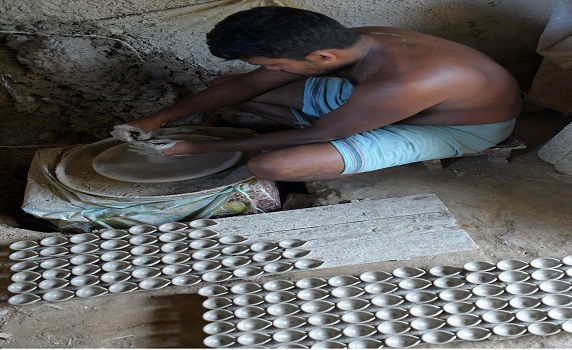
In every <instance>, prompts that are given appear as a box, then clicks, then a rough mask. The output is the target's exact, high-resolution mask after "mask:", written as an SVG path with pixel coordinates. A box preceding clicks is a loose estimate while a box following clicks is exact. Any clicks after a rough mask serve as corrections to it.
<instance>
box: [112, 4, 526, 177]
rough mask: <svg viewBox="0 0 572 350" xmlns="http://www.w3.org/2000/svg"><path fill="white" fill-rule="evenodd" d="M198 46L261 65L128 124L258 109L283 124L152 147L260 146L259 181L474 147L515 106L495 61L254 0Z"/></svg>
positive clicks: (502, 127)
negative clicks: (223, 110)
mask: <svg viewBox="0 0 572 350" xmlns="http://www.w3.org/2000/svg"><path fill="white" fill-rule="evenodd" d="M207 43H208V45H209V48H210V51H211V53H212V54H213V55H215V56H218V57H222V58H224V59H240V60H243V61H245V62H247V63H250V64H252V65H256V66H258V68H257V69H254V70H253V71H251V72H248V73H244V74H229V75H225V76H221V77H218V78H217V79H215V80H214V81H213V82H212V84H211V86H210V87H209V88H207V89H205V90H203V91H200V92H198V93H196V94H194V95H192V96H189V97H188V98H186V99H184V100H182V101H179V102H177V103H175V104H173V105H171V106H169V107H167V108H164V109H162V110H159V111H157V112H155V113H153V114H151V115H149V116H147V117H143V118H140V119H136V120H132V121H130V122H128V125H129V126H130V127H133V128H137V130H139V131H140V132H139V133H140V134H141V133H142V134H145V135H146V134H149V133H152V132H153V131H155V130H157V129H158V128H160V127H161V125H163V124H164V123H166V122H168V121H171V120H174V119H177V118H181V117H185V116H188V115H193V114H198V113H202V112H205V111H209V110H213V109H217V108H221V107H227V106H235V107H237V108H241V109H243V110H246V111H249V112H253V113H256V114H258V115H260V116H262V117H265V118H268V119H270V120H272V121H275V122H278V123H281V124H282V125H284V130H280V131H275V132H270V133H266V134H262V135H256V136H249V137H243V138H233V139H223V140H200V141H197V140H184V141H182V142H177V143H176V144H175V145H174V146H173V147H171V148H165V149H162V150H161V152H162V153H163V154H165V155H179V154H198V153H210V152H235V151H265V152H263V153H261V154H259V155H257V156H255V157H253V158H252V159H250V161H249V162H248V165H247V167H248V169H249V171H250V172H251V173H252V174H254V175H255V176H257V177H259V178H263V179H270V180H282V181H305V180H313V179H332V178H337V177H340V176H347V175H351V174H355V173H360V172H366V171H372V170H377V169H381V168H387V167H391V166H397V165H401V164H407V163H412V162H417V161H423V160H430V159H439V158H446V157H453V156H459V155H462V154H467V153H475V152H480V151H483V150H484V149H487V148H490V147H492V146H494V145H496V144H497V143H499V142H501V141H502V140H504V139H505V138H506V137H507V136H509V135H510V133H511V131H512V129H513V127H514V121H515V117H516V116H517V115H518V114H519V113H520V111H521V101H520V94H519V87H518V85H517V83H516V81H515V79H514V78H513V77H512V76H511V75H510V74H509V73H508V72H507V71H506V70H505V69H504V68H503V67H501V66H500V65H498V64H497V63H496V62H494V61H493V60H492V59H491V58H489V57H487V56H486V55H484V54H482V53H480V52H478V51H477V50H474V49H472V48H469V47H467V46H464V45H461V44H458V43H455V42H452V41H448V40H445V39H441V38H437V37H434V36H430V35H426V34H423V33H418V32H413V31H409V30H404V29H398V28H390V27H362V28H353V29H349V28H346V27H344V26H342V25H341V24H340V23H338V22H337V21H335V20H334V19H331V18H329V17H326V16H324V15H321V14H318V13H315V12H311V11H306V10H300V9H294V8H288V7H258V8H253V9H251V10H247V11H241V12H238V13H235V14H233V15H231V16H229V17H227V18H226V19H224V20H223V21H221V22H219V23H218V24H217V25H216V26H215V27H214V29H213V30H212V31H211V32H209V33H208V34H207ZM119 127H121V128H125V126H119ZM124 140H129V138H125V139H124Z"/></svg>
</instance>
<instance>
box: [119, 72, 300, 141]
mask: <svg viewBox="0 0 572 350" xmlns="http://www.w3.org/2000/svg"><path fill="white" fill-rule="evenodd" d="M301 78H303V77H302V76H300V75H296V74H291V73H286V72H281V71H275V70H269V69H266V68H262V67H261V68H258V69H256V70H254V71H252V72H249V73H245V74H240V75H237V76H235V77H232V78H229V79H225V80H224V81H222V82H220V83H218V84H214V85H212V86H210V87H208V88H207V89H205V90H202V91H199V92H198V93H196V94H193V95H191V96H189V97H187V98H185V99H183V100H181V101H179V102H176V103H174V104H173V105H171V106H168V107H166V108H163V109H161V110H159V111H157V112H154V113H152V114H150V115H148V116H146V117H143V118H138V119H134V120H131V121H129V122H127V124H128V125H131V126H134V127H137V128H139V129H141V130H142V131H144V132H147V133H148V132H151V131H154V130H156V129H159V128H160V127H161V125H163V124H164V123H167V122H168V121H171V120H175V119H178V118H182V117H186V116H189V115H193V114H198V113H202V112H206V111H210V110H213V109H217V108H221V107H227V106H232V105H235V104H238V103H241V102H244V101H248V100H251V99H253V98H255V97H257V96H260V95H262V94H264V93H266V92H268V91H270V90H273V89H275V88H278V87H280V86H283V85H286V84H289V83H292V82H294V81H296V80H299V79H301Z"/></svg>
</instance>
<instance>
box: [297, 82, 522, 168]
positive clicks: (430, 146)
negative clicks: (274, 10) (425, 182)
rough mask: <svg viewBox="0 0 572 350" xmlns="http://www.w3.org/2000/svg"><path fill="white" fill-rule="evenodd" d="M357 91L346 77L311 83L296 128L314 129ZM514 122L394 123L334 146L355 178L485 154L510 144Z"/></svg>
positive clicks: (342, 140) (334, 142) (333, 143)
mask: <svg viewBox="0 0 572 350" xmlns="http://www.w3.org/2000/svg"><path fill="white" fill-rule="evenodd" d="M353 88H354V86H353V85H352V84H351V83H350V82H349V81H348V80H347V79H344V78H338V77H310V78H308V79H307V80H306V86H305V90H304V106H303V108H302V110H301V111H300V110H297V109H292V112H293V113H294V115H295V116H296V118H297V119H298V122H297V123H296V125H297V126H299V127H300V128H304V127H308V126H311V125H313V124H314V123H315V122H316V120H317V119H318V118H320V117H322V116H324V115H326V114H327V113H329V112H331V111H333V110H334V109H336V108H338V107H340V106H341V105H343V104H344V103H346V102H347V101H348V99H349V98H350V95H351V93H352V90H353ZM515 121H516V120H515V119H511V120H507V121H503V122H500V123H491V124H479V125H463V126H436V125H410V124H391V125H386V126H384V127H381V128H378V129H374V130H370V131H366V132H362V133H359V134H355V135H352V136H349V137H346V138H342V139H338V140H334V141H330V143H331V144H332V145H333V146H334V147H335V148H336V149H337V150H338V152H339V153H340V155H341V156H342V158H343V160H344V164H345V165H344V171H343V172H342V174H353V173H361V172H367V171H372V170H378V169H383V168H388V167H392V166H398V165H403V164H409V163H414V162H420V161H425V160H431V159H442V158H448V157H456V156H461V155H463V154H470V153H476V152H481V151H484V150H485V149H487V148H490V147H493V146H495V145H497V144H498V143H499V142H501V141H503V140H504V139H506V138H507V137H508V136H509V135H510V134H511V132H512V130H513V128H514V124H515Z"/></svg>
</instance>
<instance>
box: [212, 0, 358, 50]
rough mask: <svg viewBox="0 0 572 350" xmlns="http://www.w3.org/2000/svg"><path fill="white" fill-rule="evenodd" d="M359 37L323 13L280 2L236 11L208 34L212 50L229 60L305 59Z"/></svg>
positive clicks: (346, 45) (337, 47) (341, 46)
mask: <svg viewBox="0 0 572 350" xmlns="http://www.w3.org/2000/svg"><path fill="white" fill-rule="evenodd" d="M358 40H359V35H358V34H357V33H355V32H353V31H352V30H350V29H348V28H346V27H344V26H343V25H341V24H340V23H339V22H337V21H335V20H333V19H331V18H329V17H327V16H325V15H322V14H319V13H316V12H312V11H307V10H300V9H295V8H291V7H279V6H266V7H255V8H253V9H250V10H246V11H241V12H237V13H235V14H233V15H230V16H228V17H227V18H225V19H224V20H222V21H221V22H219V23H218V24H217V25H216V26H215V27H214V28H213V30H212V31H210V33H208V34H207V44H208V45H209V48H210V51H211V53H212V54H213V55H214V56H217V57H221V58H225V59H231V60H232V59H248V58H255V57H265V58H285V59H294V60H305V59H306V56H308V55H309V54H311V53H313V52H316V51H320V50H328V49H346V48H349V47H351V46H352V45H354V44H355V43H357V42H358Z"/></svg>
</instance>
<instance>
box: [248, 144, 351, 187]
mask: <svg viewBox="0 0 572 350" xmlns="http://www.w3.org/2000/svg"><path fill="white" fill-rule="evenodd" d="M247 168H248V170H249V171H250V172H251V173H252V174H253V175H254V176H256V177H258V178H260V179H266V180H274V181H309V180H328V179H335V178H340V177H346V176H349V175H341V173H342V171H343V170H344V160H343V158H342V156H341V155H340V153H339V152H338V151H337V150H336V148H335V147H334V146H332V145H331V144H330V143H329V142H324V143H316V144H310V145H301V146H294V147H288V148H283V149H278V150H274V151H270V152H266V153H262V154H260V155H257V156H255V157H253V158H252V159H251V160H250V161H249V162H248V164H247Z"/></svg>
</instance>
